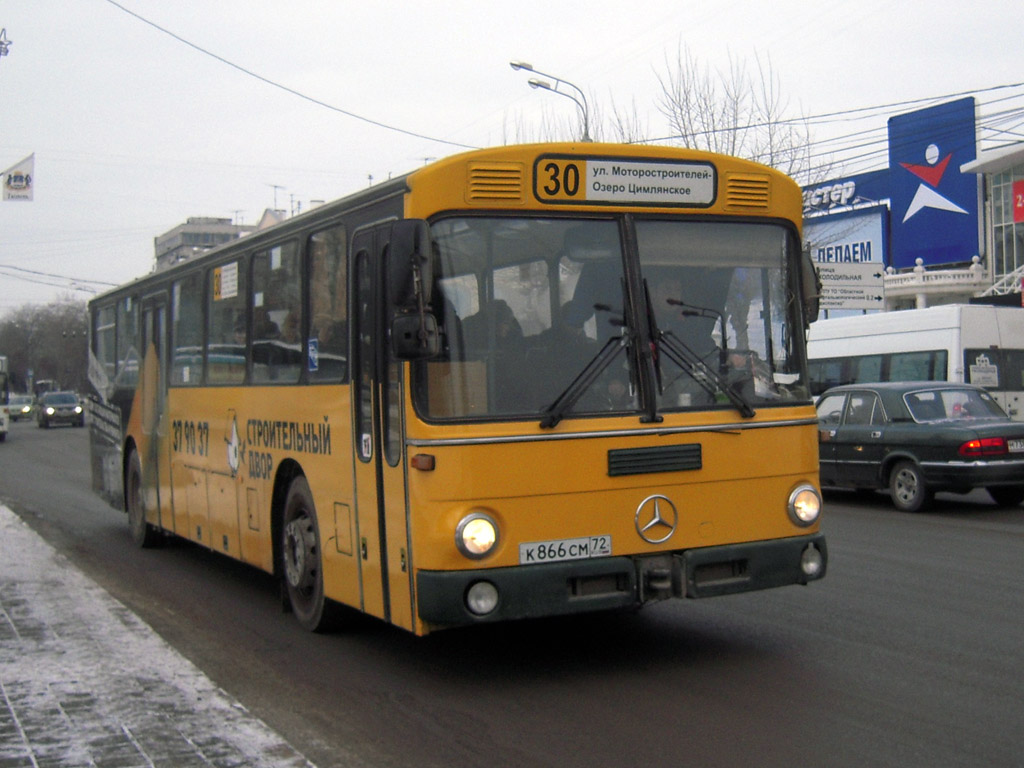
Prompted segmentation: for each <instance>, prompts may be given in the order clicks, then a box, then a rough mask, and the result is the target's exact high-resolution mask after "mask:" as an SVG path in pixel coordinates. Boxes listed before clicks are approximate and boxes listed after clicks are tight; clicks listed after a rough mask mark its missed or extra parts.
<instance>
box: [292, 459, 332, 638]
mask: <svg viewBox="0 0 1024 768" xmlns="http://www.w3.org/2000/svg"><path fill="white" fill-rule="evenodd" d="M281 564H282V566H283V567H282V571H283V572H282V574H281V576H282V578H283V579H284V587H285V591H286V593H287V595H288V603H289V604H290V606H291V609H292V611H293V612H294V613H295V618H297V619H298V620H299V623H300V624H301V625H302V626H303V627H305V628H306V629H308V630H309V631H310V632H325V631H327V630H329V629H331V628H332V625H333V619H334V606H332V605H330V604H329V601H328V600H327V599H326V598H325V597H324V574H323V558H322V553H321V551H320V530H319V527H318V526H317V521H316V508H315V507H314V506H313V494H312V493H311V492H310V490H309V483H307V482H306V478H305V477H302V476H301V475H300V476H299V477H296V478H295V479H294V480H293V481H292V484H291V486H290V487H289V488H288V498H287V499H286V500H285V503H284V518H283V520H282V525H281Z"/></svg>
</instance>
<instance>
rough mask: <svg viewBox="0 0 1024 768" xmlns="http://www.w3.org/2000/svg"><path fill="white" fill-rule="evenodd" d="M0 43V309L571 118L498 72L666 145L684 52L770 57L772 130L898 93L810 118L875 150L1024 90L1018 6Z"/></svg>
mask: <svg viewBox="0 0 1024 768" xmlns="http://www.w3.org/2000/svg"><path fill="white" fill-rule="evenodd" d="M129 12H130V13H129ZM132 14H137V16H133V15H132ZM139 17H142V18H141V19H140V18H139ZM147 22H149V23H147ZM154 25H155V26H154ZM157 27H160V28H162V29H163V30H166V31H161V29H158V28H157ZM0 28H3V29H5V30H6V39H7V40H9V41H11V44H10V47H9V53H8V55H7V56H5V57H3V58H0V170H2V169H6V168H8V167H10V166H12V165H14V164H15V163H17V162H18V161H20V160H21V159H22V158H24V157H25V156H27V155H29V154H30V153H33V152H34V153H35V179H34V182H35V199H34V200H33V201H32V202H20V201H2V202H0V317H2V316H3V314H4V313H6V312H8V311H10V310H11V309H14V308H17V307H20V306H22V305H24V304H27V303H45V302H48V301H52V300H54V299H57V298H59V297H62V296H71V297H73V298H77V299H87V298H88V297H89V295H90V294H89V293H88V292H85V291H82V290H74V288H78V287H84V284H83V283H81V282H78V283H76V282H74V281H75V280H79V281H81V280H86V279H87V280H93V281H105V282H110V283H121V282H124V281H127V280H130V279H132V278H135V277H138V276H140V275H143V274H145V273H147V272H148V271H149V270H150V269H151V267H152V264H153V238H154V237H155V236H156V235H158V234H161V233H163V232H165V231H167V230H169V229H171V228H173V227H174V226H176V225H178V224H180V223H182V222H184V220H185V219H186V218H188V217H190V216H218V217H226V218H233V219H235V220H237V221H240V222H241V223H246V224H254V223H256V221H258V219H259V217H260V215H261V214H262V212H263V211H264V209H266V208H272V207H275V205H276V206H277V207H278V208H284V209H289V210H294V209H295V208H296V207H298V206H301V209H302V210H305V209H306V208H307V207H308V205H309V201H310V200H317V199H320V200H330V199H334V198H337V197H341V196H343V195H345V194H348V193H350V192H352V191H355V190H357V189H360V188H362V187H365V186H366V185H367V184H369V183H371V178H370V177H371V176H372V179H373V180H374V181H380V180H383V179H386V178H387V177H388V176H389V175H392V174H393V175H398V174H401V173H404V172H406V171H409V170H412V169H413V168H416V167H418V166H420V165H422V164H423V163H424V162H425V160H426V159H428V158H436V157H442V156H445V155H449V154H452V153H453V152H457V151H461V149H462V148H463V147H481V146H488V145H492V144H502V143H508V142H511V141H514V140H516V139H517V138H518V137H521V136H523V135H524V133H525V135H526V136H527V138H531V139H532V138H539V136H536V135H533V136H531V135H529V133H530V131H534V130H540V128H539V127H540V126H541V125H542V123H544V122H545V121H547V122H549V123H551V122H554V123H556V124H558V123H559V121H563V122H562V123H561V124H563V125H566V126H570V125H571V124H572V123H571V122H570V121H571V120H572V119H573V118H574V117H575V115H576V114H577V113H576V112H575V110H576V108H575V106H574V105H573V104H572V102H571V101H569V100H568V99H563V98H561V97H558V96H555V95H552V94H549V93H544V92H542V91H534V90H532V89H530V88H529V87H528V86H527V80H528V76H527V75H526V74H524V73H523V72H514V71H513V70H512V69H511V68H510V67H509V65H508V62H509V61H510V60H513V59H518V60H525V61H528V62H531V63H532V64H533V65H534V67H535V68H536V69H538V70H541V71H544V72H548V73H551V74H553V75H557V76H559V77H562V78H565V79H567V80H570V81H572V82H573V83H575V84H576V85H578V86H580V87H581V88H582V89H583V90H584V91H585V92H586V93H587V95H588V99H589V100H590V102H591V110H592V112H593V113H595V115H596V116H597V117H600V115H601V114H602V113H603V114H604V115H609V114H610V113H611V111H612V107H613V106H616V107H618V108H620V109H622V108H628V109H629V110H630V111H632V110H633V109H634V107H635V110H636V112H637V113H639V118H640V122H641V124H642V125H643V126H644V127H645V129H646V133H647V134H648V135H650V136H651V137H663V136H666V135H669V134H670V133H671V131H670V129H669V127H668V125H667V123H666V121H665V119H664V118H663V117H662V116H661V114H660V113H659V112H658V110H657V99H658V96H659V84H658V77H657V75H658V74H659V73H660V74H662V75H664V74H665V73H666V72H667V69H668V67H667V62H668V61H675V59H676V58H677V52H678V50H679V48H680V46H686V47H688V49H689V50H690V52H691V53H693V54H694V55H695V56H696V57H697V58H698V60H699V61H701V62H702V63H704V64H706V65H707V66H709V67H712V68H727V67H728V64H729V60H730V56H731V57H732V59H733V60H734V61H746V62H748V63H750V64H752V63H753V60H754V57H755V55H759V56H762V57H765V56H770V59H771V65H772V68H773V70H774V72H775V73H776V75H777V76H778V78H779V80H780V82H781V85H782V88H783V90H784V91H785V94H786V97H787V98H788V100H789V107H790V111H791V113H792V117H798V116H801V115H803V116H817V115H831V114H832V113H843V112H848V111H850V110H861V109H865V108H869V107H876V106H881V105H893V104H903V103H906V102H914V104H913V105H911V106H897V107H893V108H890V109H885V110H881V111H878V110H868V111H866V112H858V113H856V115H857V116H859V117H860V118H861V119H860V120H858V121H856V122H850V121H849V118H850V117H851V116H849V115H840V116H835V117H831V118H829V119H828V120H825V121H821V122H818V123H816V124H815V126H814V128H813V134H812V135H813V137H814V138H815V139H816V140H821V141H824V140H826V139H828V138H830V137H837V136H849V135H851V134H853V133H854V132H858V131H863V130H874V131H875V133H874V134H871V135H870V136H871V138H870V139H869V141H871V140H873V141H881V140H882V137H883V136H884V130H885V122H886V118H887V117H888V116H890V115H891V114H895V113H897V112H899V111H905V110H907V109H911V108H917V107H920V106H927V105H928V103H931V102H928V101H927V100H929V99H933V98H936V97H942V96H946V95H953V94H961V93H964V92H966V93H973V94H976V95H977V98H978V103H979V105H980V111H981V112H982V113H983V114H985V113H986V111H987V112H988V113H993V114H994V113H995V112H997V111H999V110H1002V109H1006V108H1010V109H1013V108H1017V109H1019V108H1020V107H1021V106H1024V88H1022V87H1020V86H1018V87H1016V88H1012V89H1004V90H993V89H994V88H996V87H997V86H1002V85H1008V84H1015V83H1019V82H1021V81H1024V67H1021V66H1020V47H1021V39H1020V35H1021V30H1022V29H1024V9H1022V7H1021V5H1020V3H1019V1H1018V0H999V1H998V2H985V1H984V0H982V1H981V2H978V3H974V4H968V3H963V2H962V1H961V0H930V1H928V2H894V0H864V1H863V2H857V3H842V2H828V3H822V2H802V1H801V2H797V1H796V0H773V2H763V1H753V0H731V1H730V0H719V1H718V2H695V1H690V0H664V1H662V0H657V1H654V2H644V1H643V0H641V2H632V3H630V2H622V0H591V1H590V2H557V0H555V1H554V2H553V1H552V0H516V2H512V3H496V2H487V1H486V0H472V1H466V2H462V1H461V0H460V1H458V2H440V1H435V2H432V3H430V2H423V3H409V2H403V3H391V2H366V1H365V0H363V2H358V3H356V2H347V0H322V1H316V0H290V2H287V3H286V2H282V1H281V0H278V1H277V2H270V1H269V0H218V1H217V2H215V3H210V2H185V1H184V0H117V3H116V4H115V3H114V2H112V0H0ZM168 32H170V33H173V35H174V36H176V37H174V36H172V35H171V34H168ZM189 44H191V45H189ZM193 46H195V47H193ZM197 48H200V49H203V50H202V51H200V50H197ZM203 51H205V52H203ZM211 54H213V55H211ZM215 57H219V59H218V58H215ZM228 62H230V63H228ZM232 65H234V66H232ZM242 69H244V70H248V72H249V73H248V74H247V73H246V72H243V71H241V70H242ZM254 75H258V76H259V77H256V76H254ZM260 78H265V80H269V81H273V82H274V83H277V84H279V85H281V86H285V87H286V88H289V89H292V90H293V91H297V92H299V93H301V94H303V95H305V96H307V97H309V99H314V100H317V101H320V102H322V103H323V104H322V105H318V104H315V103H313V102H312V101H310V100H307V99H303V98H301V97H300V96H297V95H294V94H292V93H288V92H286V91H285V90H283V89H282V88H278V87H275V86H273V85H271V84H268V83H267V82H265V81H264V80H261V79H260ZM324 105H327V106H324ZM346 112H347V113H351V115H357V116H359V117H361V118H366V120H360V119H358V118H357V117H353V116H351V115H348V114H344V113H346ZM367 121H375V122H376V123H381V124H385V125H387V126H392V127H394V128H398V129H401V130H402V131H405V133H403V132H399V131H395V130H388V129H387V128H384V127H380V126H379V125H373V124H371V123H370V122H367ZM567 130H568V128H567ZM592 132H593V131H592ZM410 134H419V136H415V135H410ZM564 138H571V137H570V136H568V135H566V136H565V137H564ZM986 140H987V139H986ZM845 143H847V144H850V143H856V142H855V141H853V140H851V141H847V142H845ZM836 146H838V145H836ZM880 146H881V145H880V144H878V145H876V146H875V149H878V148H879V147H880ZM847 154H850V155H851V156H852V155H855V154H857V152H856V151H854V150H847ZM837 159H838V160H839V161H840V162H842V161H843V159H844V158H843V157H842V155H840V156H839V157H838V158H837ZM884 164H885V159H884V157H883V156H879V157H878V160H877V161H876V162H874V165H873V167H883V166H884ZM869 165H870V161H869ZM869 169H870V168H868V167H864V165H863V161H861V165H856V161H854V162H853V163H852V164H851V165H849V166H848V170H849V172H859V171H863V170H869ZM11 267H16V268H18V269H17V270H12V269H11ZM24 270H34V271H35V272H38V273H45V274H42V275H40V274H33V273H31V272H27V271H24ZM51 276H57V277H51ZM41 283H55V284H56V285H44V284H41Z"/></svg>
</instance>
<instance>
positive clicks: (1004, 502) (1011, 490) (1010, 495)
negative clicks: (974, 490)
mask: <svg viewBox="0 0 1024 768" xmlns="http://www.w3.org/2000/svg"><path fill="white" fill-rule="evenodd" d="M985 490H986V491H988V495H989V496H991V497H992V501H994V502H995V503H996V504H998V505H999V506H1000V507H1016V506H1017V505H1018V504H1020V503H1021V502H1022V501H1024V485H997V486H993V487H992V488H986V489H985Z"/></svg>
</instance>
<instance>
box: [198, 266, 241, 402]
mask: <svg viewBox="0 0 1024 768" xmlns="http://www.w3.org/2000/svg"><path fill="white" fill-rule="evenodd" d="M209 275H210V278H209V283H210V286H209V291H208V292H207V297H208V299H207V300H208V302H209V305H208V307H209V310H208V317H209V329H208V333H207V336H206V380H207V383H209V384H241V383H243V382H244V381H245V360H246V353H245V297H246V290H245V283H246V279H245V278H246V269H245V262H244V261H243V260H241V259H240V260H238V261H231V262H228V263H227V264H221V265H220V266H217V267H214V268H213V269H211V270H210V272H209Z"/></svg>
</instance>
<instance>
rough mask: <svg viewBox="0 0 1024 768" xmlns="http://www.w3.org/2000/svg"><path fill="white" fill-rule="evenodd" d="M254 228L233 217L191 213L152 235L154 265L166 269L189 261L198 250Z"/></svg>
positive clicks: (219, 243) (238, 235)
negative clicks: (166, 228)
mask: <svg viewBox="0 0 1024 768" xmlns="http://www.w3.org/2000/svg"><path fill="white" fill-rule="evenodd" d="M255 229H256V227H254V226H247V225H244V224H234V223H233V222H232V221H231V219H220V218H213V217H209V216H195V217H190V218H189V219H187V220H186V221H185V223H184V224H179V225H178V226H176V227H175V228H174V229H172V230H169V231H168V232H164V233H163V234H162V235H157V236H156V237H155V238H153V248H154V251H155V254H156V267H155V268H156V269H157V270H160V269H166V268H167V267H169V266H172V265H173V264H177V263H178V262H181V261H187V260H188V259H190V258H192V257H193V256H194V255H196V254H199V253H203V252H204V251H208V250H210V249H211V248H215V247H217V246H218V245H223V244H224V243H228V242H231V241H232V240H237V239H238V238H239V237H242V236H243V235H245V234H247V233H249V232H252V231H253V230H255Z"/></svg>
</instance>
